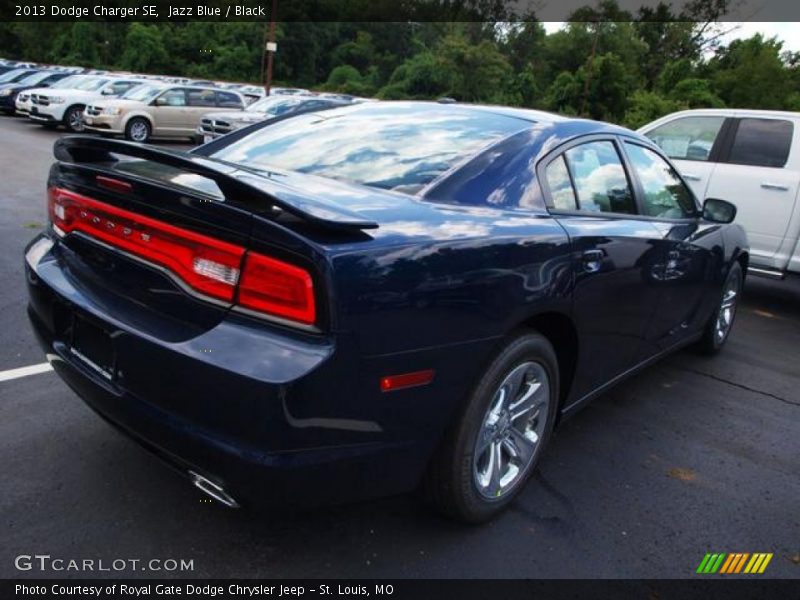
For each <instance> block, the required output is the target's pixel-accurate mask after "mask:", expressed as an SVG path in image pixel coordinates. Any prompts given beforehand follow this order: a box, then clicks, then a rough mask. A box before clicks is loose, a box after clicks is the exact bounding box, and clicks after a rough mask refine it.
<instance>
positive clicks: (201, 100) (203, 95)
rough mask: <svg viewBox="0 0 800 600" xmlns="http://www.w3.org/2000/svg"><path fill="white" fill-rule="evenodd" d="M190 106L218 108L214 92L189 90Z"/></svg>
mask: <svg viewBox="0 0 800 600" xmlns="http://www.w3.org/2000/svg"><path fill="white" fill-rule="evenodd" d="M186 97H187V99H188V104H189V106H216V105H217V100H216V97H215V93H214V91H213V90H187V92H186Z"/></svg>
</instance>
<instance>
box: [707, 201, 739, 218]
mask: <svg viewBox="0 0 800 600" xmlns="http://www.w3.org/2000/svg"><path fill="white" fill-rule="evenodd" d="M703 218H704V219H705V220H706V221H711V222H712V223H732V222H733V220H734V219H735V218H736V205H735V204H733V203H731V202H728V201H727V200H720V199H719V198H707V199H706V201H705V202H704V203H703Z"/></svg>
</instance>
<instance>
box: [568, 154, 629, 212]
mask: <svg viewBox="0 0 800 600" xmlns="http://www.w3.org/2000/svg"><path fill="white" fill-rule="evenodd" d="M564 156H565V158H566V162H567V166H568V167H569V170H570V173H572V179H573V181H574V182H575V192H576V194H577V197H578V210H581V211H586V212H600V213H622V214H631V215H632V214H636V203H635V202H634V200H633V192H632V191H631V186H630V184H629V183H628V178H627V176H626V175H625V168H624V167H623V166H622V160H621V159H620V157H619V154H618V153H617V150H616V148H615V147H614V144H613V142H608V141H600V142H588V143H586V144H581V145H580V146H575V147H573V148H570V149H569V150H567V151H566V152H565V153H564Z"/></svg>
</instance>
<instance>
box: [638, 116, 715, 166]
mask: <svg viewBox="0 0 800 600" xmlns="http://www.w3.org/2000/svg"><path fill="white" fill-rule="evenodd" d="M724 122H725V117H683V118H680V119H675V120H674V121H670V122H669V123H664V124H663V125H660V126H659V127H656V128H655V129H653V130H652V131H648V132H647V133H645V135H646V136H647V137H649V138H650V139H651V140H653V141H654V142H655V143H656V144H657V145H658V147H659V148H661V149H662V150H663V151H664V154H666V155H667V156H669V157H670V158H677V159H681V160H700V161H705V160H708V158H709V156H711V148H713V147H714V142H715V141H716V139H717V136H718V135H719V131H720V129H722V124H723V123H724Z"/></svg>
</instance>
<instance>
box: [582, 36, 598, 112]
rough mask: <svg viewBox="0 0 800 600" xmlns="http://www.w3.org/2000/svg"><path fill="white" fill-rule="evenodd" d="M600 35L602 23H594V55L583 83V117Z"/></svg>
mask: <svg viewBox="0 0 800 600" xmlns="http://www.w3.org/2000/svg"><path fill="white" fill-rule="evenodd" d="M599 35H600V23H599V21H594V39H593V40H592V54H591V55H590V56H589V68H588V69H587V70H586V80H585V81H584V82H583V102H582V103H581V116H582V117H585V116H586V102H587V100H588V99H589V81H590V80H591V79H592V68H593V67H594V55H595V54H596V53H597V38H598V37H599Z"/></svg>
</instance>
